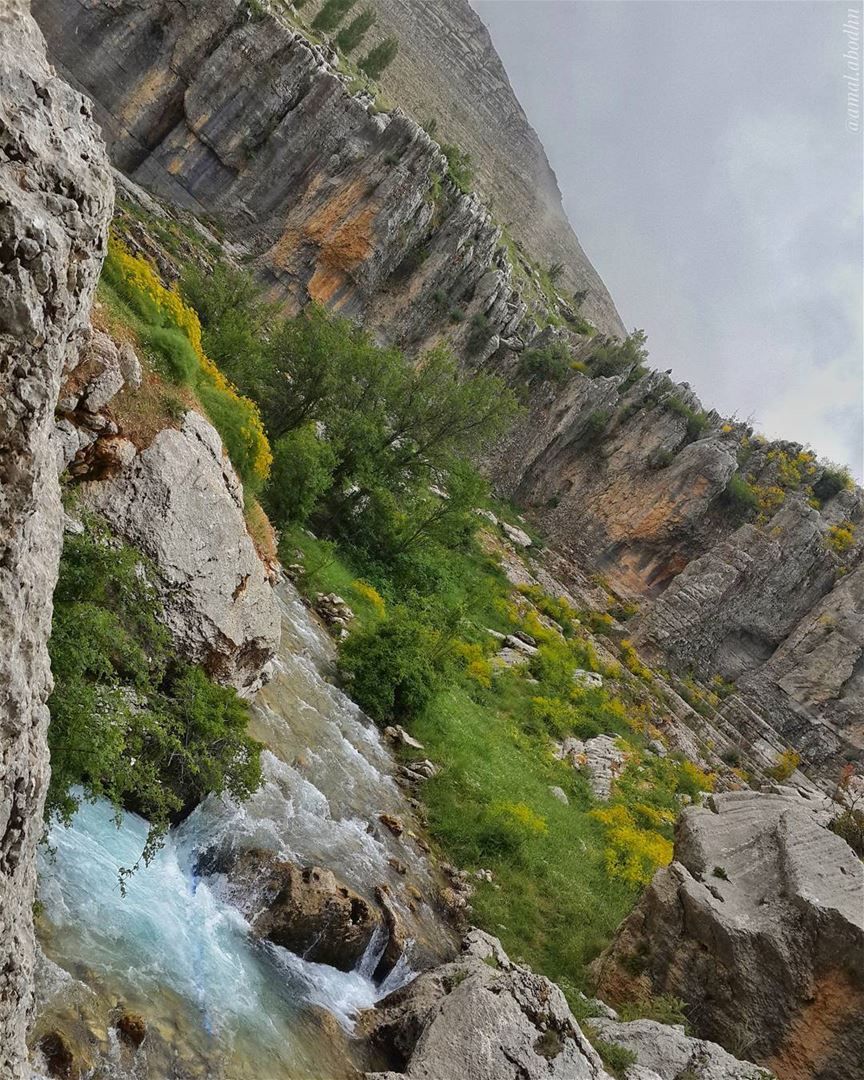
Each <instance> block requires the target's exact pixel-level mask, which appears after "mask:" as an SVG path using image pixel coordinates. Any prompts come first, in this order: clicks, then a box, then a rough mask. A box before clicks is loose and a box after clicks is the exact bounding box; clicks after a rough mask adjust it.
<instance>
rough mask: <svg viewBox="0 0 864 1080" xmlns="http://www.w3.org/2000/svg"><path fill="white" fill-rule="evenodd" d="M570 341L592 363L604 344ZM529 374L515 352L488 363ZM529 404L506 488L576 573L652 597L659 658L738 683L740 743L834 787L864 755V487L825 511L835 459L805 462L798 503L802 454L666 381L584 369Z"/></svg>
mask: <svg viewBox="0 0 864 1080" xmlns="http://www.w3.org/2000/svg"><path fill="white" fill-rule="evenodd" d="M568 341H569V343H570V346H571V348H572V350H573V355H574V357H576V359H577V362H578V361H579V360H580V359H584V358H586V357H587V358H590V355H591V351H592V348H593V346H592V343H591V342H590V341H587V340H585V339H580V338H578V337H577V336H575V335H569V336H568ZM516 364H518V361H517V359H516V357H515V354H512V353H510V352H508V350H506V349H501V350H499V352H498V353H496V354H495V355H494V356H493V357H492V358H491V359H490V360H489V365H494V366H496V367H498V368H500V370H502V371H504V372H507V373H510V374H511V375H514V373H515V371H516V368H515V367H514V365H516ZM529 405H530V409H529V412H528V415H527V416H526V417H525V419H524V420H523V421H521V422H520V423H519V424H518V425H517V426H516V428H515V429H514V430H513V432H512V433H511V434H510V435H509V436H508V438H507V439H505V440H504V441H503V442H502V444H501V445H499V446H498V447H496V448H495V450H494V452H493V453H492V454H491V455H490V459H489V461H488V470H489V472H490V475H491V477H492V479H493V481H494V483H495V485H496V487H497V488H498V490H499V491H501V492H502V493H503V494H505V495H508V496H510V497H512V498H514V499H515V500H516V501H517V502H519V503H521V504H522V505H524V506H526V507H528V508H529V509H530V510H531V513H532V516H533V517H534V518H535V519H536V520H538V521H539V522H540V523H541V524H542V526H543V527H544V530H545V532H546V534H547V536H548V537H549V538H550V540H551V542H552V543H553V544H554V545H555V546H556V547H557V548H558V550H559V551H560V552H562V553H563V555H564V556H565V558H566V559H567V560H569V562H570V563H571V564H572V565H574V566H575V567H577V568H582V569H583V570H585V571H589V572H590V571H594V572H599V573H600V574H601V575H602V576H603V579H604V580H605V582H606V583H608V585H609V586H610V587H611V588H612V589H614V590H615V592H616V593H617V594H618V595H620V596H623V597H625V598H635V599H637V600H638V601H639V602H640V607H641V608H642V609H643V611H642V613H641V614H640V615H639V616H638V617H637V618H636V619H635V620H634V621H633V623H632V624H631V625H630V626H628V633H629V635H630V636H631V637H632V639H633V642H634V644H635V645H636V646H637V647H638V649H639V651H640V652H641V653H642V654H643V656H644V657H645V659H646V660H648V661H650V662H651V663H652V664H653V665H655V666H668V667H671V668H673V669H677V670H678V671H681V672H691V671H692V672H695V673H696V675H697V676H699V677H701V678H702V679H703V680H705V681H710V680H711V679H712V678H713V677H714V676H715V675H720V676H722V677H724V678H725V679H726V680H728V681H732V682H734V683H735V684H736V685H737V689H738V693H737V694H735V695H734V696H733V697H731V698H730V699H728V701H727V702H726V703H725V704H724V706H723V708H722V710H721V711H720V716H719V718H718V721H717V723H718V725H719V727H720V728H721V729H723V730H724V733H725V736H726V737H728V738H729V739H730V741H731V742H732V743H735V742H738V743H739V744H741V747H742V749H743V750H745V752H748V755H749V756H753V757H754V758H755V759H756V760H757V761H760V763H761V765H762V766H765V767H767V766H769V765H770V764H771V757H772V755H773V757H774V758H775V759H776V753H777V751H776V744H777V742H778V739H779V741H780V743H781V745H782V744H786V745H791V746H793V747H794V748H795V749H796V751H797V752H798V753H799V754H800V755H801V757H802V759H803V761H804V762H805V764H806V766H807V767H809V769H810V771H811V773H812V774H814V775H816V776H817V777H818V778H819V779H820V780H821V781H823V783H824V784H825V785H826V786H830V785H832V784H833V783H835V782H836V779H837V776H838V774H839V772H840V769H841V768H842V767H843V765H844V764H845V763H846V761H848V760H861V759H862V756H864V755H862V751H864V696H862V694H861V693H860V687H861V679H862V670H864V668H862V656H864V624H862V619H861V615H860V610H861V599H860V597H861V590H862V588H864V584H862V580H864V579H862V577H861V573H862V569H861V560H862V549H861V541H860V535H861V532H862V525H864V494H862V492H861V490H860V489H857V488H856V489H851V490H841V491H838V492H835V493H834V494H833V495H830V496H829V497H827V498H826V499H825V500H824V501H823V502H822V503H821V504H820V503H819V502H818V500H815V499H814V498H813V492H814V491H818V490H820V484H821V478H822V477H823V476H824V475H825V472H824V466H823V465H820V464H819V463H817V462H816V461H815V459H812V457H811V458H808V457H807V455H806V454H804V455H803V457H804V459H805V461H804V465H803V468H805V469H809V470H811V473H810V475H809V484H802V485H801V486H800V488H799V489H798V490H795V489H794V487H793V488H790V489H789V490H788V491H787V492H786V493H785V495H784V491H783V490H782V488H781V487H779V486H778V485H779V483H780V482H781V480H782V476H779V475H778V473H780V471H781V470H782V469H783V468H784V467H785V468H786V469H787V470H788V471H793V472H794V470H795V469H796V468H798V467H799V466H798V465H796V462H797V461H798V460H799V455H801V454H802V448H801V447H800V446H795V445H793V444H786V443H777V444H770V443H765V442H764V441H762V442H759V441H758V440H755V439H751V437H750V435H748V432H747V430H746V429H745V428H744V426H743V425H741V424H737V423H724V422H722V420H721V418H720V417H719V416H717V414H716V413H706V412H704V411H703V410H702V406H701V403H700V402H699V401H698V399H697V398H696V397H695V395H694V394H693V393H692V391H691V390H690V389H689V387H687V386H686V384H677V385H676V384H674V383H672V382H671V380H670V379H669V378H668V377H667V376H666V375H664V374H661V373H657V372H654V373H649V374H647V375H645V376H643V377H641V378H639V379H638V380H637V381H636V382H632V379H631V378H628V376H627V375H625V374H621V375H614V376H606V377H595V378H589V377H588V375H587V374H582V373H580V372H574V373H573V374H572V375H570V376H568V377H567V378H566V380H565V381H564V382H563V384H554V383H550V382H541V383H540V384H539V385H532V387H531V391H530V398H529ZM694 418H695V419H694ZM739 458H740V459H741V460H742V461H746V476H747V480H748V483H749V486H750V490H751V492H752V493H753V497H754V498H755V493H756V492H757V491H761V492H763V493H767V494H768V495H769V496H771V497H773V498H774V499H775V500H776V502H775V503H774V504H773V505H772V504H771V503H770V502H769V503H767V504H766V505H767V509H766V510H764V511H762V512H761V513H760V512H758V510H757V508H755V507H752V506H751V507H750V508H747V507H745V506H742V505H741V504H740V503H736V501H735V499H734V497H733V496H731V495H730V493H729V484H730V480H731V479H732V478H733V477H734V476H736V474H737V477H738V480H739V482H740V481H741V479H742V472H743V469H742V466H741V465H739ZM746 486H747V485H745V487H746ZM748 518H749V520H747V519H748ZM850 526H851V530H850V531H849V532H848V535H850V536H851V537H852V544H851V546H849V548H848V550H846V551H839V552H838V550H837V549H836V535H837V532H838V530H840V531H841V532H842V530H843V529H844V528H845V529H849V527H850ZM559 561H560V560H559ZM562 580H567V577H566V575H565V576H564V578H563V579H562ZM751 751H752V754H750V753H749V752H751Z"/></svg>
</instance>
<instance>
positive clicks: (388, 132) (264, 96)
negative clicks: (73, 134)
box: [34, 0, 525, 351]
mask: <svg viewBox="0 0 864 1080" xmlns="http://www.w3.org/2000/svg"><path fill="white" fill-rule="evenodd" d="M34 13H35V14H36V16H37V17H38V18H39V20H40V23H41V25H42V27H43V29H44V31H45V34H46V37H47V39H48V41H49V43H50V48H51V53H52V57H53V58H54V59H55V61H56V62H57V63H58V65H60V66H61V68H62V70H63V71H64V73H65V74H66V75H67V76H68V77H69V79H70V81H72V82H73V83H74V84H75V85H77V86H79V87H80V88H81V89H83V90H85V91H86V92H87V93H88V94H89V95H90V96H91V97H92V98H93V100H94V102H95V103H96V110H97V115H98V117H99V120H100V122H101V124H102V126H103V131H104V133H105V136H106V140H107V143H108V147H109V151H110V153H111V156H112V159H113V160H114V162H115V164H116V165H117V166H118V167H119V168H120V169H122V170H123V171H124V172H126V173H127V174H129V175H130V176H132V177H133V178H134V179H136V180H137V181H139V182H141V183H142V184H144V186H145V187H150V188H151V189H153V190H155V191H157V192H159V193H161V194H163V195H166V196H168V197H169V198H171V199H173V200H175V201H176V202H179V203H180V204H182V205H185V206H188V207H190V208H192V209H193V210H195V211H196V212H197V213H199V214H200V215H202V216H204V217H206V218H209V219H214V220H215V222H216V223H217V224H218V225H219V226H220V227H221V228H222V229H224V231H225V234H226V236H227V237H228V238H229V239H230V240H231V241H233V242H234V243H235V244H237V245H240V246H241V247H242V250H243V254H244V258H245V259H246V260H247V261H248V262H250V263H252V264H253V265H254V266H255V267H256V268H257V270H258V271H259V273H260V274H261V276H262V277H263V278H264V280H265V281H267V282H268V283H269V285H270V287H271V289H272V292H273V295H274V296H275V297H277V298H280V299H282V300H283V301H284V302H285V303H286V304H287V305H288V306H289V308H295V309H296V308H297V307H299V306H301V305H302V304H304V303H307V302H308V301H309V300H315V301H318V302H320V303H323V304H326V305H327V306H329V307H330V308H331V309H333V310H336V311H340V312H343V313H345V314H349V315H353V316H356V317H359V318H362V319H363V320H364V322H365V323H366V325H368V326H370V327H372V328H374V329H376V330H377V331H378V332H379V333H380V334H381V335H382V336H386V337H387V338H389V339H390V340H392V341H395V342H397V343H399V344H401V345H403V346H406V347H408V348H412V349H414V348H418V347H420V346H421V345H423V344H431V343H434V342H435V341H436V340H437V339H438V338H439V337H440V336H442V335H446V336H448V337H450V338H451V339H453V340H454V341H455V342H456V343H457V345H458V344H459V342H461V341H464V339H465V337H466V336H467V334H468V332H469V328H470V322H471V317H472V316H474V315H482V316H483V317H484V319H485V320H487V322H488V332H487V333H486V334H485V336H484V340H483V342H482V343H481V344H482V345H483V346H484V347H485V346H486V344H487V343H492V342H493V340H496V339H495V335H503V336H505V337H506V336H508V335H510V334H512V333H513V332H514V331H515V329H516V327H517V326H518V325H519V323H520V322H521V320H522V318H523V316H524V313H525V303H524V302H523V301H522V300H521V299H520V297H519V295H518V293H517V292H516V290H515V288H514V286H513V284H512V281H511V269H510V266H509V264H508V263H507V260H506V258H505V256H504V252H503V251H502V250H500V249H499V244H498V241H499V230H498V228H497V227H496V226H495V225H494V223H493V222H492V220H491V218H490V216H489V213H488V211H487V210H486V208H485V207H484V206H483V205H482V204H481V203H480V201H479V200H478V198H477V197H476V196H473V195H465V194H463V193H462V192H461V191H460V190H459V189H458V188H457V187H456V186H455V184H453V183H452V181H450V180H449V179H448V177H447V165H446V161H445V159H444V157H443V156H442V154H441V151H440V148H439V147H438V145H437V143H435V142H434V141H433V140H432V139H430V138H429V136H428V135H427V134H426V132H425V131H424V130H423V129H422V128H420V127H419V126H418V125H417V124H415V123H414V122H413V121H412V120H410V119H408V118H407V117H406V116H405V115H404V114H402V113H400V112H399V110H396V111H395V112H392V113H386V112H381V111H380V110H379V109H378V108H377V107H376V105H375V103H374V102H373V101H372V100H371V98H370V97H369V96H368V95H366V94H358V95H353V94H352V93H351V92H350V87H349V82H348V79H347V77H346V76H344V75H342V74H340V73H339V72H338V71H337V70H336V69H335V68H334V67H333V66H332V65H331V63H330V62H329V61H328V59H327V57H326V56H325V55H324V53H323V52H322V50H321V49H319V48H318V47H317V46H314V45H312V44H310V42H309V41H307V39H305V38H304V37H303V36H302V35H300V34H299V33H297V32H296V31H295V30H293V29H292V28H291V27H290V26H289V25H288V24H287V23H285V22H283V21H280V20H278V19H276V18H275V17H270V16H266V15H260V14H254V13H253V12H252V11H250V9H249V8H248V7H247V6H246V5H242V4H241V5H239V6H238V5H236V4H235V3H234V2H233V0H216V2H215V3H204V2H203V0H193V2H192V3H189V4H183V5H179V4H167V5H166V4H159V3H156V2H155V0H154V2H153V3H146V4H140V3H133V2H132V0H124V2H122V3H120V4H117V3H108V2H107V0H99V2H97V3H93V4H86V5H82V4H81V3H79V2H78V0H38V2H37V3H36V4H35V5H34ZM238 250H239V248H238ZM485 325H486V323H484V326H485ZM490 348H491V344H490ZM486 351H489V350H488V349H487V350H486Z"/></svg>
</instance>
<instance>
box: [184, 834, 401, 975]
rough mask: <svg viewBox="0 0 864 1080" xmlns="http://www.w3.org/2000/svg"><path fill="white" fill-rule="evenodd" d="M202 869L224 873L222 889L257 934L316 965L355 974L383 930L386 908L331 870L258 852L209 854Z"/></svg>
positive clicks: (199, 867)
mask: <svg viewBox="0 0 864 1080" xmlns="http://www.w3.org/2000/svg"><path fill="white" fill-rule="evenodd" d="M198 870H199V871H206V872H209V873H220V874H223V875H224V878H223V884H222V886H221V887H218V886H217V888H218V891H219V892H220V894H221V895H223V896H224V897H225V898H226V899H228V900H230V901H231V902H232V903H233V904H234V905H235V906H236V907H237V908H238V909H239V910H240V911H242V912H243V914H244V915H245V916H246V918H247V919H248V920H249V923H250V925H251V926H252V929H253V930H254V931H255V933H257V934H260V935H261V936H262V937H265V938H267V939H268V940H269V941H272V942H273V943H274V944H275V945H281V946H283V948H286V949H290V950H291V952H294V953H297V954H299V955H300V956H303V957H304V958H305V959H306V960H311V961H314V962H315V963H319V964H329V965H330V966H331V967H335V968H339V969H340V970H342V971H351V970H352V969H353V968H354V967H356V966H357V964H358V963H359V961H360V959H361V958H362V956H363V954H364V953H365V952H366V949H367V947H368V946H369V944H370V942H371V941H372V939H373V937H374V936H375V934H376V931H378V930H379V929H380V928H382V924H383V919H382V915H381V912H380V910H379V909H378V908H377V907H376V906H375V905H374V904H370V903H369V902H368V901H367V900H364V899H363V897H362V896H360V895H359V894H358V893H356V892H354V890H353V889H350V888H349V887H348V886H347V885H345V884H344V882H341V881H340V880H339V879H338V878H337V877H336V875H335V874H334V873H333V872H332V871H331V870H325V869H322V868H321V867H318V866H307V867H300V866H297V865H295V864H294V863H292V862H288V861H287V860H285V859H280V858H279V857H278V856H277V855H274V854H273V853H272V852H269V851H262V850H260V849H257V848H252V849H250V850H247V851H244V852H241V853H239V854H228V855H224V856H223V855H215V856H205V857H204V858H203V859H202V860H201V862H200V863H199V866H198Z"/></svg>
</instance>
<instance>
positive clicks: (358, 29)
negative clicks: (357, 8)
mask: <svg viewBox="0 0 864 1080" xmlns="http://www.w3.org/2000/svg"><path fill="white" fill-rule="evenodd" d="M375 19H376V15H375V12H374V11H373V10H372V8H364V9H363V10H362V11H361V12H360V14H359V15H355V16H354V18H353V19H352V20H351V22H350V23H348V25H347V26H346V27H344V28H343V29H342V30H340V31H339V33H338V34H337V35H336V44H337V45H338V46H339V48H340V49H341V50H342V52H344V53H350V52H353V51H354V50H355V49H356V48H357V46H358V45H359V44H360V42H361V41H362V40H363V38H364V37H365V36H366V32H367V30H369V28H370V27H371V26H372V25H373V24H374V22H375Z"/></svg>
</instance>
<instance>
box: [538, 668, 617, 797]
mask: <svg viewBox="0 0 864 1080" xmlns="http://www.w3.org/2000/svg"><path fill="white" fill-rule="evenodd" d="M588 674H593V673H592V672H588ZM618 741H619V740H618V739H617V738H616V737H615V736H614V735H595V736H594V738H592V739H587V740H585V741H583V740H582V739H575V738H573V737H572V736H570V737H568V738H566V739H565V740H564V742H563V743H561V745H560V746H559V747H558V748H557V749H556V751H555V757H556V758H559V759H560V760H563V761H567V762H569V763H570V764H571V765H572V766H573V768H574V769H577V770H579V771H580V772H581V771H584V772H585V773H586V774H587V776H588V783H589V784H590V786H591V790H592V791H593V792H594V795H595V796H596V798H598V799H608V798H609V796H610V795H611V794H612V784H613V783H614V782H615V780H616V779H617V778H618V777H619V776H620V775H621V773H622V772H623V771H624V767H625V765H626V764H627V754H626V753H625V752H624V751H623V750H622V749H621V748H620V747H619V746H618Z"/></svg>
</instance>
